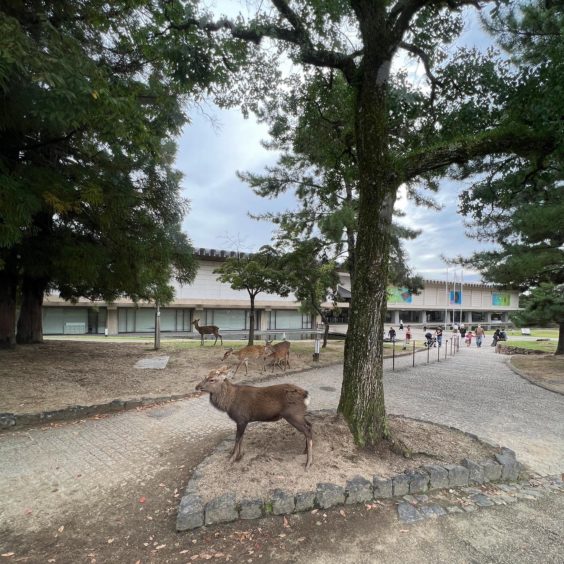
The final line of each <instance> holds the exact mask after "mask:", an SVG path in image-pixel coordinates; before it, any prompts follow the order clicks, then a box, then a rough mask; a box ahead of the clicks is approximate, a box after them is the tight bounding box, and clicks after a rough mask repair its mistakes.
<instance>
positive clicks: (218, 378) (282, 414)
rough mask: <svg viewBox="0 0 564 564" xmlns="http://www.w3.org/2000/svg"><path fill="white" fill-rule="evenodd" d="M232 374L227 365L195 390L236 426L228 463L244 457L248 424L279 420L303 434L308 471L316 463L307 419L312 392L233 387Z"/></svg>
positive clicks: (282, 387) (283, 386)
mask: <svg viewBox="0 0 564 564" xmlns="http://www.w3.org/2000/svg"><path fill="white" fill-rule="evenodd" d="M232 376H233V373H232V372H231V371H230V370H229V368H228V367H227V366H222V367H221V368H218V369H217V370H212V371H211V372H210V373H209V374H208V376H207V377H206V378H204V380H202V381H201V382H200V383H199V384H198V385H197V386H196V390H198V391H202V392H208V393H209V394H210V403H211V404H212V405H213V406H214V407H216V408H217V409H219V410H220V411H225V412H227V415H229V417H230V418H231V419H232V420H233V421H235V423H236V424H237V434H236V436H235V446H234V447H233V451H232V452H231V456H230V458H229V462H231V463H233V462H235V461H237V460H240V459H241V457H242V456H243V454H242V452H241V445H242V442H243V434H244V433H245V429H246V428H247V424H248V423H249V422H251V421H278V420H279V419H280V418H282V419H285V420H286V421H288V423H290V425H292V426H293V427H295V428H296V429H297V430H298V431H300V432H301V433H303V434H304V436H305V439H306V448H305V452H306V453H307V462H306V465H305V467H306V469H307V468H309V467H310V466H311V464H312V462H313V433H312V426H311V423H310V422H309V421H308V420H307V419H306V417H305V414H306V408H307V406H308V405H309V393H308V392H307V391H306V390H304V389H302V388H299V387H298V386H294V385H293V384H278V385H276V386H264V387H259V386H243V385H240V384H232V383H231V382H230V381H229V379H228V378H230V377H232Z"/></svg>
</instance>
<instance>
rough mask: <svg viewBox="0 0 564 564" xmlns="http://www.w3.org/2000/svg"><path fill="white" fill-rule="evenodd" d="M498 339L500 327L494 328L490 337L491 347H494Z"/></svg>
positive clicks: (499, 337)
mask: <svg viewBox="0 0 564 564" xmlns="http://www.w3.org/2000/svg"><path fill="white" fill-rule="evenodd" d="M500 339H501V329H499V328H498V329H496V330H495V333H494V334H493V337H492V347H495V346H496V345H497V342H498V341H499V340H500Z"/></svg>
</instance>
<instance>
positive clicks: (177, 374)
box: [0, 340, 343, 414]
mask: <svg viewBox="0 0 564 564" xmlns="http://www.w3.org/2000/svg"><path fill="white" fill-rule="evenodd" d="M228 346H231V345H227V343H226V346H224V347H223V348H222V347H220V346H219V345H217V346H215V347H214V346H211V345H210V344H206V345H205V346H204V347H201V346H200V344H199V342H195V341H171V342H166V341H165V342H163V343H162V348H161V350H159V351H155V350H153V349H152V346H151V345H150V344H147V343H131V342H121V343H112V342H100V341H97V342H86V341H82V342H81V341H68V340H61V341H57V340H49V341H46V342H45V343H42V344H38V345H29V346H20V347H17V348H16V349H15V350H3V351H0V413H1V412H8V413H17V414H23V413H38V412H41V411H51V410H57V409H64V408H65V407H69V406H73V405H96V404H101V403H107V402H110V401H112V400H115V399H120V400H131V399H140V398H143V397H144V398H152V397H162V396H170V395H176V394H178V395H181V394H190V393H191V392H194V391H195V390H194V389H195V386H196V384H197V383H198V382H200V381H201V380H202V379H203V378H204V376H206V375H207V374H208V372H209V371H210V370H212V369H214V368H217V367H218V366H220V365H222V364H227V365H236V362H237V360H236V358H234V357H233V356H231V357H229V358H227V359H226V360H225V361H224V362H222V357H223V354H224V352H225V351H226V350H227V348H228ZM233 346H234V348H235V347H236V348H241V347H242V346H243V345H242V344H240V343H239V344H236V345H233ZM312 353H313V342H311V341H310V342H308V341H301V342H297V343H292V346H291V349H290V366H291V371H301V370H304V369H307V368H310V367H312V366H314V363H313V360H312ZM165 355H168V356H170V360H169V362H168V365H167V367H166V368H165V369H163V370H155V369H143V370H141V369H138V368H134V365H135V363H136V362H137V361H138V360H140V359H144V358H150V357H157V356H165ZM342 357H343V343H342V342H340V341H333V342H330V343H329V344H328V346H327V348H326V349H323V350H322V352H321V357H320V362H318V363H315V366H324V365H327V364H332V363H335V362H340V361H341V360H342ZM274 370H275V372H278V373H280V372H281V370H280V369H279V368H275V369H274ZM267 374H271V371H270V369H269V370H268V372H267ZM264 375H265V373H263V372H262V364H261V363H259V361H257V360H255V361H250V362H249V373H248V375H247V376H245V367H244V366H241V368H240V369H239V372H238V373H237V381H242V380H245V381H251V382H252V381H253V380H257V379H259V378H261V377H264Z"/></svg>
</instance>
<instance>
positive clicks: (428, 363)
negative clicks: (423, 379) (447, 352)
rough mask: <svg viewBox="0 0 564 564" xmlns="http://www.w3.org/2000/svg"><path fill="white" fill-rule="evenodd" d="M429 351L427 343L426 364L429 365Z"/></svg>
mask: <svg viewBox="0 0 564 564" xmlns="http://www.w3.org/2000/svg"><path fill="white" fill-rule="evenodd" d="M430 350H431V347H430V346H429V343H427V364H429V355H430V354H431V353H430V352H429V351H430Z"/></svg>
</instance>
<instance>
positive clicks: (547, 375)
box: [511, 354, 564, 394]
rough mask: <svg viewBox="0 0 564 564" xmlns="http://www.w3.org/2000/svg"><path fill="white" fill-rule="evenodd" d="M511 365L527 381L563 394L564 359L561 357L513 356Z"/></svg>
mask: <svg viewBox="0 0 564 564" xmlns="http://www.w3.org/2000/svg"><path fill="white" fill-rule="evenodd" d="M511 364H512V365H513V366H514V367H515V368H516V369H517V370H519V372H520V373H522V374H523V375H524V376H526V377H527V378H528V379H529V380H531V381H533V382H535V383H537V384H539V385H541V386H543V387H545V388H548V389H550V390H553V391H557V392H561V393H563V394H564V358H563V357H562V356H552V355H546V356H533V355H518V354H517V355H514V356H512V357H511Z"/></svg>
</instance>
